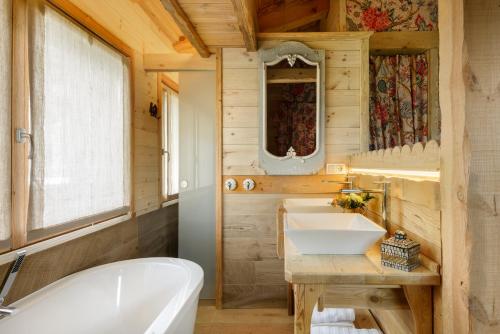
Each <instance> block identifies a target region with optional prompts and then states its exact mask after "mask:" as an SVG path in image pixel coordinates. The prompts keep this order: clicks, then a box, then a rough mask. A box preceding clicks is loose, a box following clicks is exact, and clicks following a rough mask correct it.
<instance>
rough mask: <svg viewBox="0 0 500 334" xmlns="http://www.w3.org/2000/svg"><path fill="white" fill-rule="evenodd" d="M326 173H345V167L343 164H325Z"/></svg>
mask: <svg viewBox="0 0 500 334" xmlns="http://www.w3.org/2000/svg"><path fill="white" fill-rule="evenodd" d="M326 174H347V167H346V165H344V164H327V165H326Z"/></svg>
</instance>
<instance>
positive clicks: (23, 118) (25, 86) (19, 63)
mask: <svg viewBox="0 0 500 334" xmlns="http://www.w3.org/2000/svg"><path fill="white" fill-rule="evenodd" d="M28 1H29V0H13V3H12V17H13V24H12V87H11V90H12V91H11V93H12V103H11V117H12V121H11V128H12V130H11V135H12V138H15V129H16V128H24V129H29V128H30V124H29V113H30V110H29V95H30V93H29V71H30V69H29V58H28V57H29V55H28V54H29V53H28V52H27V46H28V45H29V44H28V43H29V36H28V23H29V21H28V20H29V17H28V9H29V4H28ZM42 3H43V4H44V5H46V6H50V7H51V8H52V9H54V10H56V11H57V12H59V13H60V14H61V15H64V16H65V17H66V18H68V19H69V20H71V21H72V22H73V23H75V24H76V25H78V26H80V27H81V28H82V29H84V30H85V31H86V32H88V33H89V34H91V35H93V36H94V37H96V38H98V39H100V40H101V41H102V42H104V43H105V44H106V45H108V46H109V47H111V48H113V49H114V50H116V51H117V52H119V53H120V54H121V55H122V56H124V57H125V58H126V59H128V62H129V67H128V72H129V95H130V96H129V99H130V103H129V106H130V110H129V111H128V112H129V116H128V118H129V123H130V124H129V128H128V141H129V145H128V146H129V171H128V175H129V180H128V183H129V194H128V197H129V198H128V203H129V205H127V206H124V207H122V208H117V209H116V210H112V211H110V212H102V213H100V214H97V215H93V216H89V217H81V218H79V219H77V220H75V221H73V222H71V221H70V222H67V223H65V224H61V225H60V226H59V227H58V228H55V229H53V230H52V231H51V230H50V228H49V229H48V230H49V231H50V232H49V233H48V234H46V235H43V236H40V237H36V238H34V239H33V240H29V241H28V233H29V231H28V205H29V187H30V183H29V175H30V166H29V164H30V163H29V159H28V155H29V151H30V144H29V142H28V143H26V141H25V142H24V143H22V144H19V143H16V142H15V141H14V140H13V141H12V144H11V152H12V168H11V178H12V217H11V245H10V246H11V247H10V249H9V250H7V251H6V252H10V251H13V250H16V249H19V248H23V247H26V246H29V245H32V244H35V243H38V242H41V241H44V240H47V239H51V238H55V237H57V236H60V235H63V234H67V233H70V232H73V231H76V230H79V229H83V228H86V227H89V226H92V225H95V224H98V223H103V222H107V221H109V220H111V219H114V218H117V217H124V216H127V215H130V216H131V215H132V213H133V212H134V211H135V210H134V182H133V178H134V169H133V166H134V158H135V157H134V147H133V146H134V131H133V130H134V119H133V109H134V103H135V99H134V87H135V84H134V75H133V74H134V63H135V61H134V60H135V59H134V52H133V50H132V48H130V47H129V46H128V45H126V44H125V43H124V42H122V41H121V40H120V39H119V38H117V37H116V36H114V35H113V34H112V33H110V32H109V31H108V30H107V29H105V28H104V27H103V26H101V25H100V24H99V23H97V22H96V21H95V20H93V19H92V18H91V17H90V16H89V15H87V14H86V13H85V12H83V11H82V10H81V9H79V8H78V7H76V6H75V5H74V4H72V3H71V2H69V1H67V0H42Z"/></svg>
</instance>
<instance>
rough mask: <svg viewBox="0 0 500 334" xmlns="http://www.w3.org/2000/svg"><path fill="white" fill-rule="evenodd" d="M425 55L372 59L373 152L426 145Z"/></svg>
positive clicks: (377, 57) (426, 86) (371, 144)
mask: <svg viewBox="0 0 500 334" xmlns="http://www.w3.org/2000/svg"><path fill="white" fill-rule="evenodd" d="M427 91H428V63H427V58H426V56H425V54H421V55H395V56H371V57H370V150H379V149H385V148H391V147H395V146H402V145H405V144H408V145H410V144H414V143H417V142H426V141H427V137H428V102H427Z"/></svg>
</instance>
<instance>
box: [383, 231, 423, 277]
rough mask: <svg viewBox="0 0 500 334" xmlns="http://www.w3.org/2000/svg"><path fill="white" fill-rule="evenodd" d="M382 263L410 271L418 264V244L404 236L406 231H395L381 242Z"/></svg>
mask: <svg viewBox="0 0 500 334" xmlns="http://www.w3.org/2000/svg"><path fill="white" fill-rule="evenodd" d="M380 252H381V254H382V265H383V266H386V267H391V268H395V269H399V270H403V271H412V270H414V269H415V268H417V267H418V266H419V265H420V260H419V257H418V255H419V254H420V244H419V243H418V242H416V241H413V240H409V239H407V238H406V233H405V232H403V231H396V233H395V234H394V236H393V237H391V238H389V239H387V240H385V241H384V242H382V245H381V249H380Z"/></svg>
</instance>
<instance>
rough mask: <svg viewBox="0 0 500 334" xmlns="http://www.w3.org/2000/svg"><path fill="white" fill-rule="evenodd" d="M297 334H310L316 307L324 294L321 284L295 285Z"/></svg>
mask: <svg viewBox="0 0 500 334" xmlns="http://www.w3.org/2000/svg"><path fill="white" fill-rule="evenodd" d="M293 290H294V295H295V332H294V333H295V334H310V332H311V317H312V313H313V310H314V306H315V305H316V303H317V302H318V299H319V297H320V296H321V295H322V294H323V292H324V286H323V285H320V284H294V285H293Z"/></svg>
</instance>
